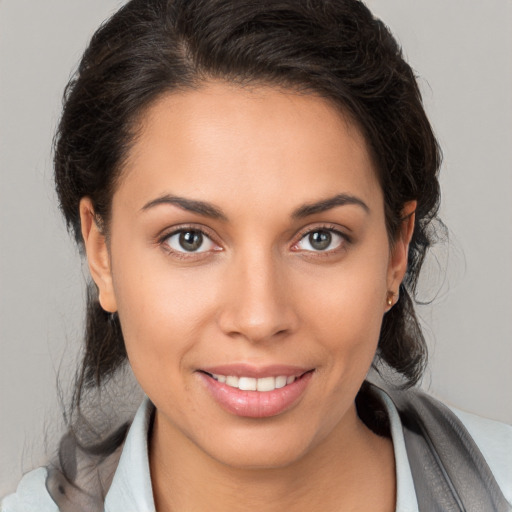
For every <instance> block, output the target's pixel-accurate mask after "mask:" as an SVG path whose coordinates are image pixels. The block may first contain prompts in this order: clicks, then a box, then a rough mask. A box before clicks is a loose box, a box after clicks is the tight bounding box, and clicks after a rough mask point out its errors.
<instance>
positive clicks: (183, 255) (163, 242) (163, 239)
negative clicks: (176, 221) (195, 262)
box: [157, 225, 222, 260]
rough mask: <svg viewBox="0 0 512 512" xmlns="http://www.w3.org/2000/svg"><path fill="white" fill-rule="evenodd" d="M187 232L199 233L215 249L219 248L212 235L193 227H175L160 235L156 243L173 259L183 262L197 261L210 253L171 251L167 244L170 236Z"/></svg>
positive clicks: (217, 250)
mask: <svg viewBox="0 0 512 512" xmlns="http://www.w3.org/2000/svg"><path fill="white" fill-rule="evenodd" d="M187 232H194V233H200V234H201V235H202V236H203V237H204V238H206V239H208V240H210V241H211V243H212V244H214V245H215V246H217V247H218V246H219V244H218V243H217V242H216V241H215V237H214V236H213V234H212V233H211V232H210V231H209V230H207V229H205V228H204V227H201V226H194V225H184V226H177V227H175V228H173V229H172V230H170V231H167V232H165V233H164V234H163V235H161V236H160V237H159V238H158V239H157V243H158V245H160V246H161V247H162V248H163V249H164V250H165V252H167V253H168V254H172V255H173V256H175V257H177V258H179V259H184V260H185V259H187V260H190V259H197V258H200V257H204V255H206V254H208V253H209V252H211V251H188V252H187V251H185V250H183V251H177V250H175V249H173V248H172V247H171V246H170V245H169V244H168V243H167V241H168V240H169V238H171V237H172V236H175V235H178V234H180V233H187ZM220 250H222V249H214V252H219V251H220Z"/></svg>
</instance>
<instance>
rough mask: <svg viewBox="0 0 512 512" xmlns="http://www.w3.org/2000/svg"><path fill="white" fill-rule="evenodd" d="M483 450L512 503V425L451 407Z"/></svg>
mask: <svg viewBox="0 0 512 512" xmlns="http://www.w3.org/2000/svg"><path fill="white" fill-rule="evenodd" d="M450 409H451V410H452V412H453V413H454V414H455V415H456V416H457V418H459V420H460V421H461V422H462V424H463V425H464V426H465V427H466V430H467V431H468V432H469V434H470V435H471V437H472V438H473V440H474V441H475V443H476V445H477V446H478V448H479V449H480V451H481V452H482V455H483V456H484V458H485V460H486V462H487V464H488V465H489V469H490V470H491V472H492V474H493V475H494V478H495V479H496V482H497V483H498V485H499V487H500V488H501V490H502V492H503V495H504V496H505V498H506V499H507V501H508V502H509V503H512V426H511V425H507V424H505V423H500V422H498V421H493V420H489V419H487V418H482V417H480V416H477V415H475V414H470V413H468V412H464V411H461V410H458V409H456V408H453V407H450Z"/></svg>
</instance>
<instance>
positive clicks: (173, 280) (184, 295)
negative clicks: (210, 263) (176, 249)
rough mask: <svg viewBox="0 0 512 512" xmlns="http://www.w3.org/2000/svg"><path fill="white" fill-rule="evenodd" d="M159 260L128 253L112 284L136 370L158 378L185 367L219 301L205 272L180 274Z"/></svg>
mask: <svg viewBox="0 0 512 512" xmlns="http://www.w3.org/2000/svg"><path fill="white" fill-rule="evenodd" d="M156 252H157V251H155V253H156ZM154 256H155V255H151V256H149V257H148V256H147V251H146V254H144V251H141V253H139V254H137V252H134V251H132V252H131V253H129V254H128V253H124V254H123V257H121V258H119V260H118V261H114V269H115V272H114V279H113V283H114V291H115V295H116V300H117V304H118V312H119V317H120V321H121V325H122V329H123V335H124V338H125V344H126V350H127V353H128V357H129V360H130V363H131V365H132V367H133V370H134V372H135V373H136V374H137V372H142V373H144V374H154V375H155V378H156V374H157V373H158V374H160V376H161V372H162V371H165V372H167V370H168V369H169V368H170V367H174V368H176V367H177V366H182V365H183V364H184V362H183V359H184V357H185V356H186V354H187V353H189V352H190V351H191V350H192V349H193V348H194V343H195V340H197V335H198V332H199V331H200V330H201V329H202V328H203V326H204V325H205V323H207V322H208V319H210V318H211V316H212V307H213V304H214V303H215V300H214V297H213V287H212V286H209V285H208V284H207V283H208V276H207V274H208V272H207V271H206V269H200V268H197V269H193V270H192V272H191V271H190V270H191V269H187V272H183V271H179V270H178V271H177V270H176V269H173V268H171V267H170V265H168V264H166V263H167V262H166V260H165V257H163V256H162V255H161V254H156V257H154ZM210 274H211V272H210ZM211 280H212V276H211V275H210V276H209V282H210V284H211ZM157 369H160V370H159V371H156V370H157ZM162 369H163V370H162ZM169 375H170V373H169ZM138 377H139V376H138ZM169 378H170V377H169Z"/></svg>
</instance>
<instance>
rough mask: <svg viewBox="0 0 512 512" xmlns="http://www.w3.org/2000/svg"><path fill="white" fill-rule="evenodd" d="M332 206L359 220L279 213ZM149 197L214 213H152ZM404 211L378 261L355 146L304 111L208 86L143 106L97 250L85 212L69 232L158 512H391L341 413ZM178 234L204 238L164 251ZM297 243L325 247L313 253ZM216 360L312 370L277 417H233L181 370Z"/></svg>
mask: <svg viewBox="0 0 512 512" xmlns="http://www.w3.org/2000/svg"><path fill="white" fill-rule="evenodd" d="M338 194H345V195H348V196H351V197H356V198H357V199H358V200H360V201H361V202H363V203H364V204H365V205H366V207H363V206H361V205H360V204H345V205H338V206H334V207H332V208H329V209H327V210H325V211H320V212H316V213H311V212H309V213H310V214H309V215H303V216H294V215H293V214H294V212H295V213H296V212H297V210H298V209H300V208H301V207H303V206H304V205H309V204H312V203H317V202H318V201H321V200H325V199H329V198H332V197H333V196H336V195H338ZM164 196H179V197H181V198H186V199H188V200H194V201H202V202H207V203H208V204H210V205H213V206H214V207H215V208H216V210H220V212H221V215H220V217H217V218H213V217H211V216H208V215H205V214H204V213H206V212H203V213H198V212H191V211H188V210H187V209H184V208H183V205H182V206H178V205H176V204H170V203H168V202H163V203H162V202H158V201H157V204H155V200H159V199H161V198H162V197H164ZM414 208H415V204H414V203H408V204H407V205H405V208H404V215H407V214H411V215H409V217H408V220H406V221H404V223H403V227H402V230H401V232H400V233H398V235H397V237H396V240H394V243H393V244H392V248H391V245H390V243H389V238H388V234H387V232H386V228H385V219H384V204H383V195H382V191H381V189H380V185H379V183H378V180H377V178H376V172H375V169H374V164H373V162H372V159H371V157H370V154H369V151H368V149H367V146H366V143H365V140H364V139H363V137H362V135H361V134H360V132H359V130H358V129H357V127H356V126H355V125H354V124H353V123H352V122H351V121H350V120H349V119H348V118H346V117H344V116H343V115H342V113H340V112H339V110H337V109H335V108H334V107H333V106H332V105H331V104H330V103H329V102H328V101H327V100H325V99H322V98H319V97H317V96H314V95H299V94H296V93H294V92H292V91H284V90H278V89H275V88H270V87H264V86H261V87H255V88H251V89H247V88H245V89H243V88H240V87H238V86H234V85H228V84H225V83H219V82H217V83H215V82H214V83H209V84H206V85H204V86H203V87H201V88H200V89H197V90H194V91H187V92H182V93H179V94H169V95H167V96H165V97H162V98H160V99H159V100H158V101H157V102H156V103H154V104H153V105H152V106H151V107H150V108H149V109H148V111H147V112H146V113H145V115H144V116H143V118H142V121H141V126H140V133H139V136H138V138H137V140H136V142H135V144H134V146H133V147H132V149H131V150H130V154H129V158H128V161H127V163H126V166H125V168H124V169H123V172H122V179H121V180H120V184H119V186H118V188H117V190H116V191H115V193H114V197H113V204H112V218H111V224H110V238H109V243H108V244H107V242H106V240H105V237H104V235H103V233H102V232H101V231H100V230H99V229H98V225H97V224H96V223H95V222H94V212H93V208H92V205H91V202H90V200H89V199H88V198H84V199H83V200H82V202H81V218H82V229H83V235H84V240H85V243H86V249H87V255H88V260H89V265H90V270H91V274H92V276H93V279H94V280H95V282H96V284H97V286H98V288H99V294H100V302H101V305H102V307H103V308H104V309H105V310H107V311H110V312H115V311H117V312H118V314H119V317H120V321H121V325H122V329H123V334H124V338H125V342H126V349H127V352H128V357H129V360H130V363H131V366H132V368H133V371H134V373H135V376H136V377H137V379H138V381H139V383H140V385H141V386H142V388H143V389H144V391H145V392H146V393H147V395H148V396H149V397H150V399H151V400H152V402H153V403H154V404H155V406H156V408H157V412H156V417H155V422H154V427H153V432H152V437H151V443H150V463H151V473H152V480H153V486H154V496H155V501H156V503H157V508H158V510H159V511H167V510H173V511H180V510H187V511H195V510H206V509H208V510H245V511H246V510H266V511H271V510H283V507H288V508H290V507H292V508H293V510H295V511H300V510H309V511H310V510H324V511H329V510H374V511H381V510H382V511H385V510H394V507H395V475H394V457H393V452H392V445H391V442H390V441H389V440H387V439H383V438H380V437H378V436H376V435H375V434H373V433H372V432H371V431H370V430H369V429H368V428H366V426H365V425H364V424H363V423H362V422H361V421H360V420H359V418H358V417H357V414H356V410H355V406H354V398H355V396H356V394H357V391H358V389H359V387H360V386H361V383H362V382H363V380H364V378H365V376H366V374H367V371H368V369H369V367H370V365H371V362H372V360H373V357H374V354H375V351H376V347H377V342H378V337H379V330H380V326H381V322H382V317H383V315H384V314H385V313H386V311H387V310H388V309H389V307H390V306H389V305H388V303H387V296H388V292H389V291H392V292H396V291H397V290H398V286H399V284H400V282H401V280H402V279H403V276H404V273H405V270H406V265H407V247H408V243H409V240H410V237H411V235H412V227H413V225H414V214H413V210H414ZM217 213H219V212H217ZM303 213H304V211H303ZM306 213H308V212H306ZM179 229H182V230H183V229H189V230H190V229H195V230H197V229H199V230H203V231H204V232H205V235H207V238H206V237H205V238H204V244H203V245H202V246H201V249H200V251H199V252H192V253H191V252H188V253H187V252H186V251H185V250H184V249H183V248H182V247H181V246H180V245H179V234H178V235H172V234H173V233H174V232H176V231H177V230H179ZM315 230H316V231H318V230H324V232H325V230H335V231H336V232H338V233H339V234H336V233H334V232H331V233H332V240H333V241H332V243H331V245H330V246H329V248H328V249H327V250H315V248H314V247H313V246H312V245H311V243H310V239H309V238H308V233H309V232H314V231H315ZM234 363H237V364H238V363H243V364H248V365H251V367H261V366H265V365H270V364H285V365H294V366H299V367H301V368H306V369H312V370H313V372H312V376H311V379H310V381H309V382H308V385H307V387H306V389H305V391H304V392H303V394H302V395H301V396H300V398H299V399H298V400H297V401H296V402H294V403H293V405H292V406H291V407H289V408H288V409H287V410H285V411H284V412H282V413H280V414H277V415H275V416H272V417H268V418H244V417H239V416H237V415H235V414H232V413H230V412H228V411H226V410H225V409H223V408H222V407H221V406H220V405H219V404H218V403H217V402H216V401H215V400H214V399H213V398H212V396H211V395H210V393H209V392H208V391H207V389H206V387H205V385H204V379H203V378H202V376H201V374H200V373H198V370H200V369H201V368H205V367H209V366H214V365H221V364H234ZM199 490H200V491H199ZM227 507H229V509H228V508H227Z"/></svg>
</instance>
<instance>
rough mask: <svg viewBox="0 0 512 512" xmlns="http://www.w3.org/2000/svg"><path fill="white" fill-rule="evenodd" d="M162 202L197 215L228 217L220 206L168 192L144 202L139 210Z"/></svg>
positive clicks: (224, 218) (216, 217) (222, 218)
mask: <svg viewBox="0 0 512 512" xmlns="http://www.w3.org/2000/svg"><path fill="white" fill-rule="evenodd" d="M162 204H170V205H174V206H178V207H179V208H181V209H182V210H186V211H189V212H193V213H197V214H199V215H203V216H204V217H210V218H212V219H218V220H223V221H227V220H228V218H227V217H226V215H225V214H224V213H223V212H222V210H221V209H220V208H217V207H216V206H213V205H212V204H210V203H206V202H204V201H196V200H194V199H186V198H184V197H178V196H173V195H170V194H166V195H163V196H161V197H158V198H156V199H153V200H152V201H149V202H148V203H146V204H145V205H144V206H143V207H142V208H141V210H142V211H147V210H149V209H151V208H154V207H155V206H159V205H162Z"/></svg>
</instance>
